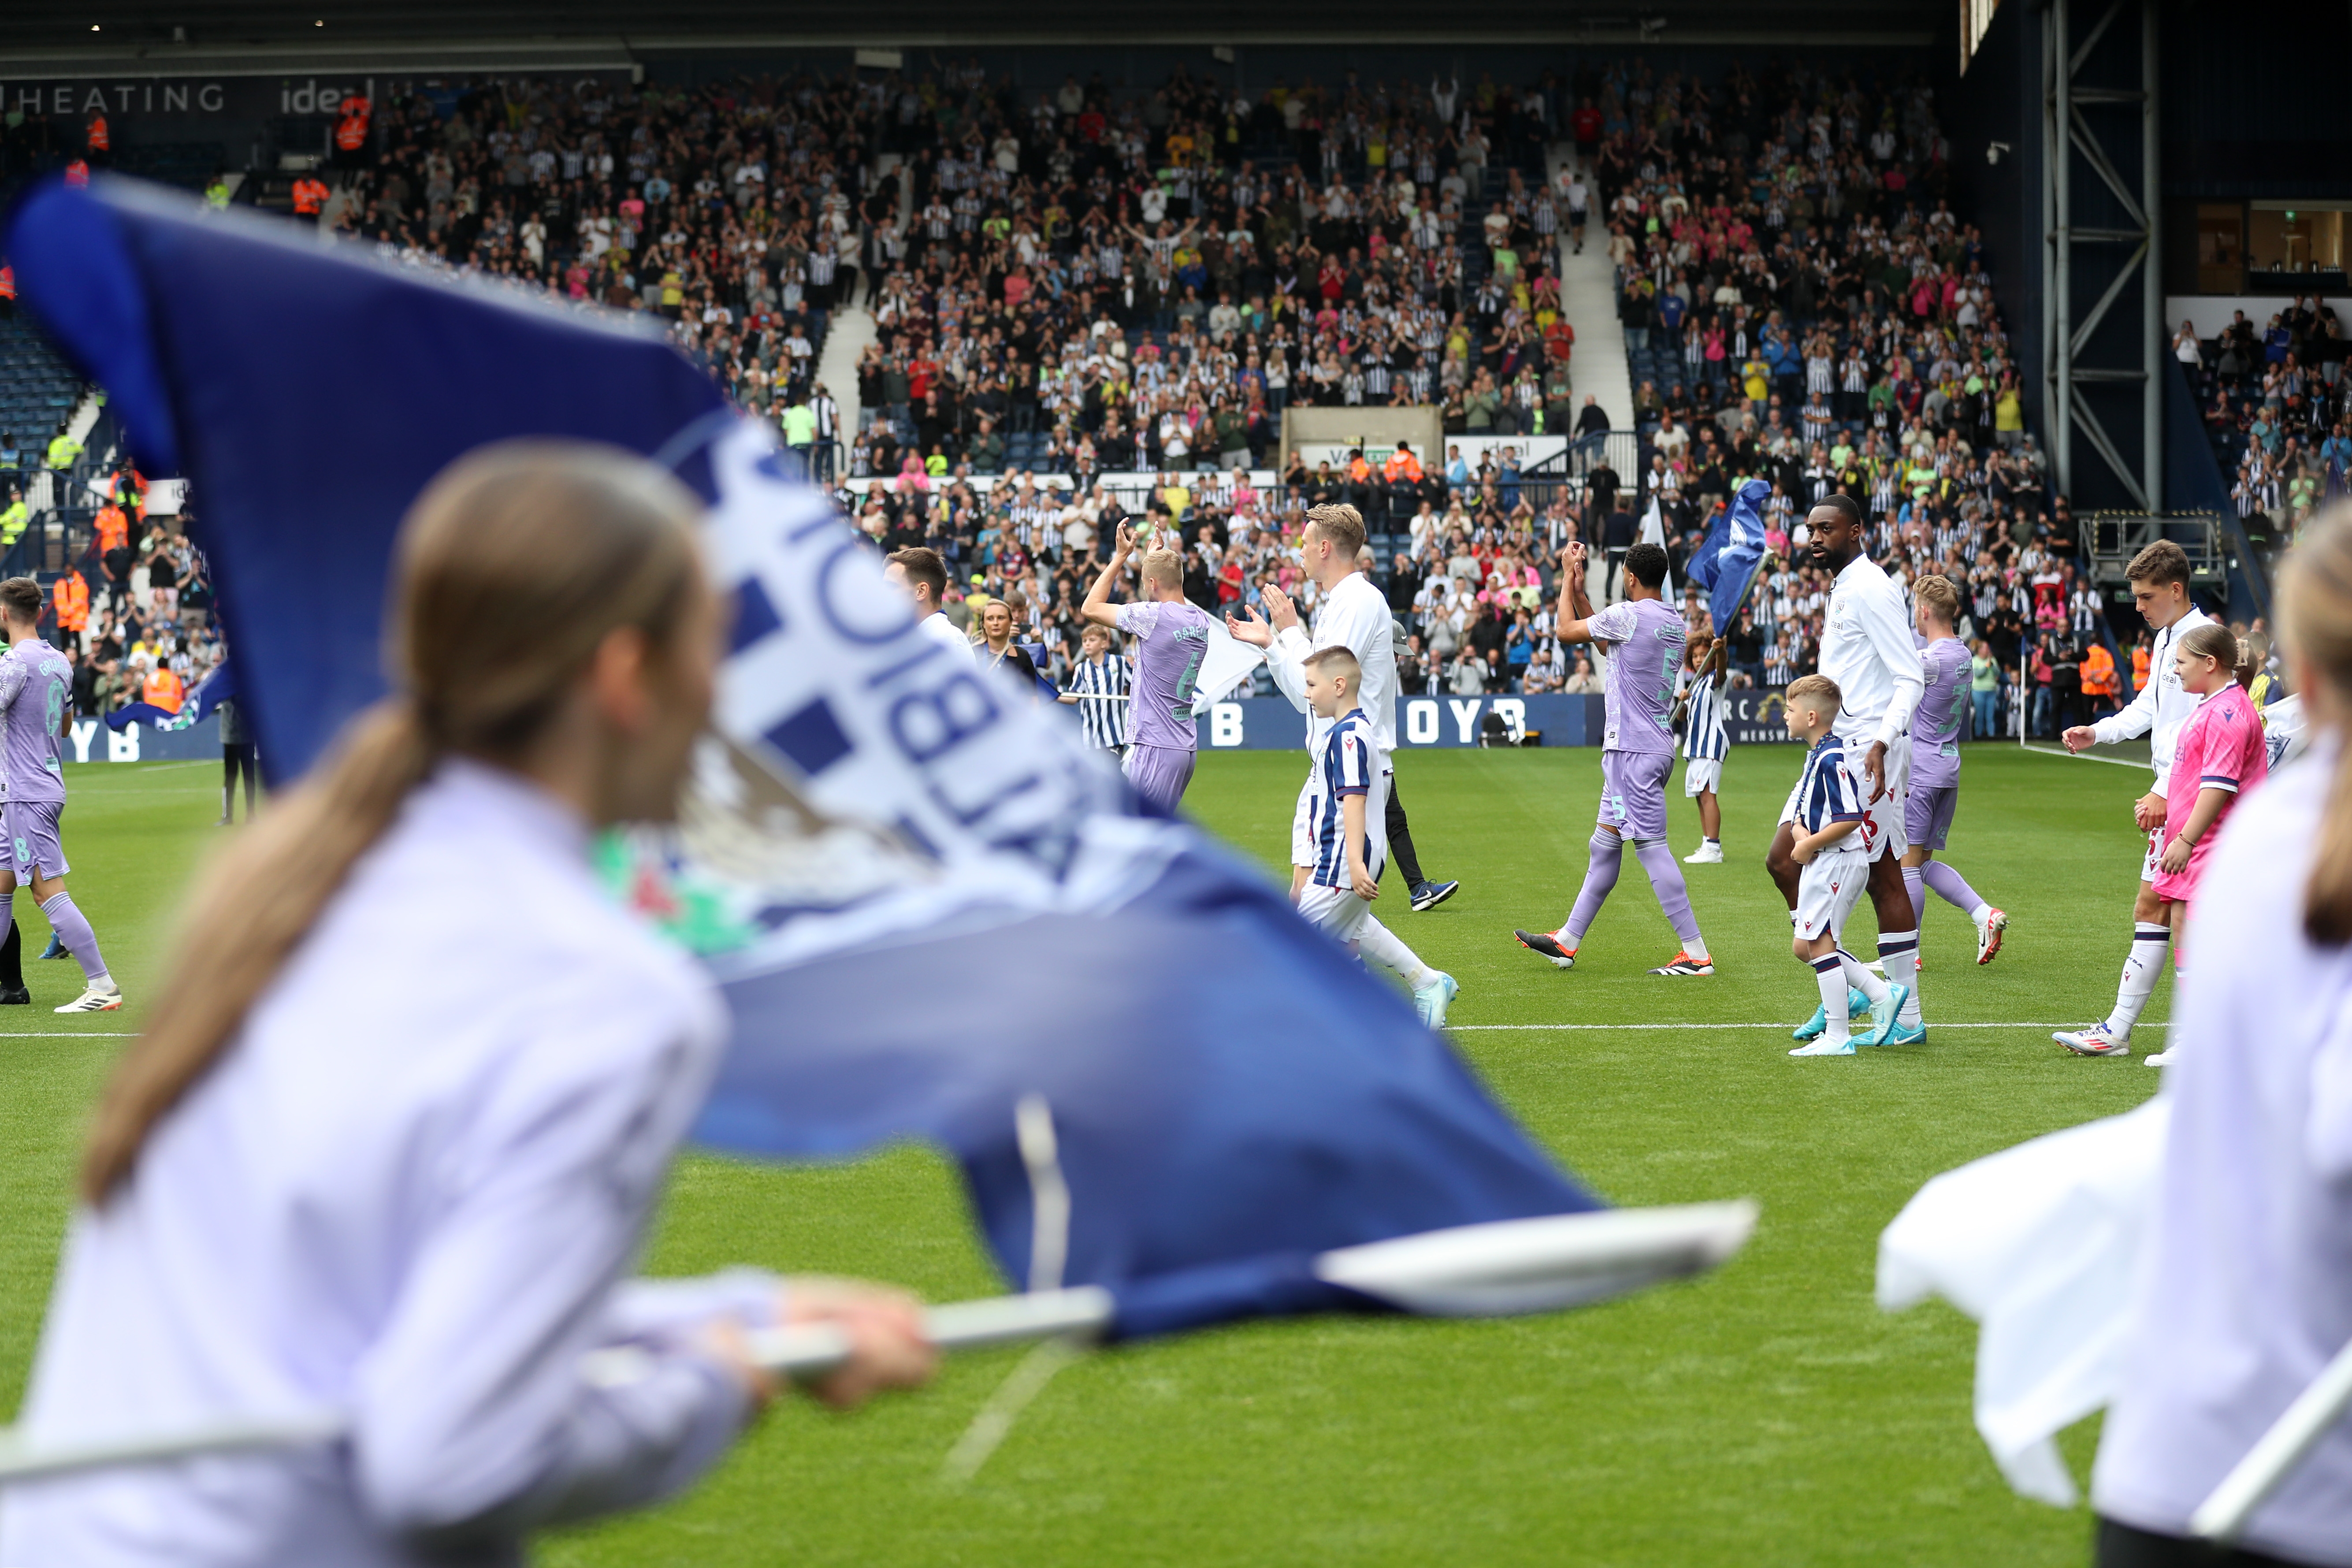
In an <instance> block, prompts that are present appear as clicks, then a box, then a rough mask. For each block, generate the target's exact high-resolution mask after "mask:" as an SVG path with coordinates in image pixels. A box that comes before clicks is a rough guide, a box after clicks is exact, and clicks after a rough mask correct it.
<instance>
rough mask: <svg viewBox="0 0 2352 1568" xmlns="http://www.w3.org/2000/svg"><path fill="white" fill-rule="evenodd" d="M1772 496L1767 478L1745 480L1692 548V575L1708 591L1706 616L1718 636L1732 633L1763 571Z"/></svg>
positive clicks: (1693, 580)
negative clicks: (1767, 505)
mask: <svg viewBox="0 0 2352 1568" xmlns="http://www.w3.org/2000/svg"><path fill="white" fill-rule="evenodd" d="M1771 494H1772V487H1771V485H1770V484H1769V483H1767V482H1766V481H1765V480H1762V479H1748V480H1745V481H1743V482H1742V483H1741V484H1740V487H1739V493H1738V494H1737V495H1735V496H1733V497H1732V498H1731V506H1730V509H1729V510H1727V511H1725V512H1724V513H1723V514H1722V515H1721V516H1719V517H1717V519H1716V520H1715V526H1714V527H1713V528H1711V529H1709V530H1707V533H1706V540H1705V541H1704V542H1702V543H1701V544H1700V545H1699V547H1698V548H1697V549H1696V550H1695V551H1693V552H1691V558H1690V566H1689V571H1690V579H1691V581H1692V582H1694V583H1696V584H1698V585H1699V586H1700V587H1702V588H1704V589H1706V595H1707V602H1706V608H1707V615H1708V616H1709V617H1710V618H1711V619H1712V620H1713V622H1714V624H1715V635H1716V636H1717V637H1729V636H1730V635H1731V629H1732V627H1733V626H1736V625H1738V621H1739V608H1740V606H1741V605H1745V604H1746V603H1747V602H1748V590H1749V589H1750V588H1753V587H1754V586H1755V585H1756V577H1757V574H1758V573H1759V572H1760V571H1762V570H1763V566H1764V502H1765V501H1766V500H1767V499H1769V497H1770V496H1771Z"/></svg>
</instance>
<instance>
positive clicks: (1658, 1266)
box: [0, 1199, 1758, 1487]
mask: <svg viewBox="0 0 2352 1568" xmlns="http://www.w3.org/2000/svg"><path fill="white" fill-rule="evenodd" d="M1757 1213H1758V1210H1757V1206H1756V1205H1755V1204H1754V1203H1752V1202H1749V1201H1747V1200H1744V1199H1743V1200H1736V1201H1733V1202H1729V1203H1713V1204H1692V1205H1685V1206H1681V1207H1674V1208H1654V1209H1606V1210H1601V1211H1599V1212H1596V1213H1592V1214H1582V1215H1546V1216H1543V1217H1540V1218H1536V1219H1524V1220H1505V1221H1501V1222H1498V1223H1496V1224H1492V1225H1478V1226H1462V1227H1460V1228H1458V1229H1454V1230H1442V1231H1433V1232H1428V1233H1425V1234H1423V1235H1420V1236H1410V1237H1399V1238H1398V1239H1396V1240H1394V1241H1383V1242H1372V1243H1370V1244H1368V1245H1366V1246H1363V1247H1342V1248H1339V1249H1337V1250H1335V1251H1331V1252H1327V1253H1324V1254H1323V1255H1322V1256H1320V1257H1319V1258H1316V1259H1315V1263H1314V1268H1315V1272H1316V1274H1317V1275H1318V1277H1319V1278H1321V1279H1327V1280H1328V1281H1330V1282H1331V1283H1333V1284H1336V1285H1341V1286H1345V1287H1346V1288H1348V1289H1351V1290H1358V1291H1361V1292H1363V1293H1364V1294H1365V1295H1367V1296H1370V1297H1373V1298H1376V1299H1379V1300H1385V1301H1389V1302H1391V1303H1392V1304H1394V1305H1396V1306H1398V1307H1400V1308H1402V1309H1403V1310H1408V1311H1421V1312H1429V1313H1433V1314H1439V1315H1449V1316H1450V1315H1467V1316H1486V1315H1491V1314H1496V1313H1506V1312H1514V1311H1536V1310H1550V1309H1553V1308H1557V1307H1563V1306H1571V1305H1575V1304H1578V1303H1580V1302H1583V1301H1593V1300H1604V1299H1606V1298H1608V1297H1612V1296H1617V1295H1622V1294H1623V1293H1625V1292H1626V1291H1628V1290H1633V1289H1640V1288H1641V1287H1643V1286H1644V1285H1651V1284H1656V1283H1659V1282H1661V1281H1664V1280H1666V1279H1678V1278H1682V1277H1685V1276H1687V1275H1693V1274H1699V1273H1703V1272H1705V1271H1706V1270H1707V1269H1709V1268H1714V1267H1716V1266H1717V1264H1719V1263H1722V1262H1723V1261H1724V1260H1726V1259H1727V1258H1730V1257H1731V1256H1732V1255H1733V1254H1735V1253H1737V1252H1738V1250H1739V1249H1740V1247H1742V1246H1744V1245H1745V1244H1746V1242H1747V1240H1748V1236H1749V1234H1750V1233H1751V1232H1752V1231H1753V1230H1754V1229H1755V1226H1756V1218H1757ZM1117 1310H1118V1306H1117V1300H1116V1298H1114V1297H1113V1296H1112V1294H1111V1293H1110V1292H1109V1291H1108V1290H1106V1289H1102V1288H1100V1287H1099V1286H1094V1285H1078V1286H1073V1287H1070V1288H1068V1289H1059V1290H1039V1291H1033V1292H1029V1293H1026V1294H1024V1295H1017V1296H996V1297H990V1298H986V1299H983V1300H974V1301H959V1302H953V1303H950V1304H949V1305H946V1306H940V1307H933V1308H931V1309H929V1310H927V1311H926V1312H925V1313H924V1314H923V1329H924V1333H925V1335H926V1337H927V1338H928V1339H929V1341H930V1342H931V1344H932V1345H933V1346H934V1347H936V1348H937V1349H939V1350H941V1351H975V1350H989V1349H994V1348H997V1347H1001V1346H1005V1345H1014V1344H1024V1343H1031V1342H1036V1341H1040V1340H1049V1339H1055V1338H1065V1337H1073V1338H1077V1339H1080V1340H1097V1339H1100V1338H1102V1337H1104V1336H1105V1335H1107V1334H1108V1333H1109V1332H1110V1331H1112V1328H1113V1325H1114V1320H1115V1317H1116V1314H1117ZM748 1339H749V1345H750V1350H751V1359H752V1360H753V1361H755V1362H756V1363H759V1364H760V1365H761V1367H762V1368H764V1369H765V1370H767V1371H768V1372H770V1373H774V1374H775V1375H776V1376H778V1377H782V1378H789V1379H791V1380H793V1382H796V1383H809V1382H814V1381H815V1380H817V1379H819V1378H822V1377H824V1375H825V1374H826V1373H830V1372H833V1371H834V1370H835V1369H836V1368H838V1367H839V1366H840V1365H841V1364H842V1363H843V1362H844V1361H845V1360H846V1359H847V1357H848V1355H849V1342H848V1340H847V1339H846V1338H845V1336H844V1335H843V1334H842V1332H841V1331H839V1330H838V1329H835V1328H832V1327H829V1326H827V1325H825V1324H822V1323H809V1324H796V1325H793V1326H792V1327H789V1328H782V1329H770V1330H763V1331H760V1332H758V1333H754V1334H752V1335H750V1336H748ZM645 1365H646V1362H645V1360H644V1358H643V1357H641V1356H640V1355H638V1354H637V1352H633V1351H631V1350H629V1349H627V1348H626V1347H620V1348H615V1349H612V1350H604V1351H598V1352H593V1353H592V1354H591V1355H589V1356H588V1357H587V1358H585V1360H584V1361H583V1365H582V1371H583V1374H584V1375H586V1376H587V1377H589V1378H591V1379H593V1380H596V1381H600V1382H608V1383H610V1382H623V1381H626V1380H627V1379H629V1378H630V1377H632V1376H635V1375H637V1374H638V1373H639V1372H640V1370H641V1369H642V1368H643V1367H644V1366H645ZM346 1430H347V1425H346V1423H345V1421H344V1420H343V1418H342V1417H341V1416H340V1415H336V1414H334V1413H332V1412H326V1411H320V1412H311V1413H306V1414H298V1415H288V1416H283V1417H280V1418H278V1419H275V1420H262V1421H250V1420H247V1421H225V1422H222V1423H220V1424H218V1425H216V1426H203V1427H192V1428H190V1429H188V1430H186V1431H183V1432H176V1433H159V1434H152V1435H143V1436H129V1437H125V1438H123V1439H121V1440H119V1441H98V1442H77V1443H58V1444H44V1443H41V1442H38V1441H37V1440H33V1439H28V1438H26V1437H25V1436H23V1435H22V1434H20V1433H18V1432H16V1431H14V1430H0V1487H4V1486H8V1485H12V1484H15V1483H18V1482H23V1481H31V1480H39V1479H45V1478H48V1477H53V1476H60V1475H68V1474H74V1473H78V1472H83V1471H89V1470H100V1469H110V1468H118V1467H121V1466H124V1465H141V1464H155V1463H159V1462H163V1461H167V1460H172V1459H180V1458H189V1457H191V1456H193V1455H197V1454H214V1453H232V1452H244V1451H251V1450H254V1449H260V1448H284V1447H301V1446H305V1445H309V1444H317V1443H331V1442H335V1441H337V1440H339V1439H340V1438H341V1437H342V1436H344V1435H345V1433H346Z"/></svg>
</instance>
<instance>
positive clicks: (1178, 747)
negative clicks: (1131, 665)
mask: <svg viewBox="0 0 2352 1568" xmlns="http://www.w3.org/2000/svg"><path fill="white" fill-rule="evenodd" d="M1134 552H1135V534H1134V531H1132V530H1130V529H1129V528H1128V526H1127V525H1126V524H1125V523H1121V524H1120V525H1119V530H1118V543H1117V545H1116V546H1115V547H1114V548H1113V550H1112V552H1111V557H1110V564H1109V565H1108V566H1106V567H1104V568H1103V569H1102V570H1101V571H1100V572H1098V573H1097V574H1095V581H1094V586H1093V587H1091V588H1089V589H1087V602H1086V603H1085V604H1084V605H1080V606H1079V607H1078V615H1079V616H1080V618H1081V619H1083V620H1084V621H1085V622H1086V623H1087V626H1089V627H1090V628H1091V627H1094V626H1102V627H1105V628H1107V629H1108V630H1113V631H1121V632H1125V633H1126V634H1127V635H1128V636H1129V637H1133V638H1134V639H1135V686H1134V697H1133V700H1132V701H1131V702H1130V703H1129V734H1128V739H1129V746H1128V749H1127V763H1126V773H1127V779H1128V782H1129V784H1133V785H1134V786H1135V792H1136V793H1137V794H1138V795H1141V796H1142V797H1143V798H1144V799H1146V800H1148V801H1150V802H1151V803H1152V804H1153V805H1157V806H1158V807H1160V810H1162V811H1165V812H1170V813H1172V812H1174V811H1175V809H1176V808H1177V806H1178V805H1181V804H1182V803H1183V799H1184V790H1185V788H1186V786H1187V785H1189V784H1192V764H1193V762H1194V761H1195V757H1196V749H1197V747H1198V745H1199V740H1200V737H1199V733H1198V731H1195V730H1194V729H1193V727H1192V689H1193V686H1194V684H1195V683H1196V682H1197V681H1198V680H1199V679H1200V675H1201V660H1202V658H1206V657H1207V656H1208V652H1209V627H1210V626H1211V624H1212V623H1211V621H1210V618H1209V612H1208V611H1206V610H1204V609H1202V608H1201V607H1200V606H1199V605H1194V604H1192V603H1190V602H1188V601H1187V600H1186V599H1185V597H1184V558H1183V557H1182V556H1181V555H1179V554H1177V553H1176V552H1174V551H1172V550H1162V549H1158V548H1153V549H1148V550H1146V551H1145V552H1143V571H1142V574H1141V575H1142V581H1143V597H1142V599H1141V600H1139V601H1138V602H1137V603H1135V604H1131V605H1113V604H1112V603H1111V602H1110V585H1111V584H1112V582H1113V581H1114V580H1115V579H1117V578H1118V577H1120V576H1122V575H1124V574H1125V572H1126V568H1127V558H1128V557H1129V555H1131V554H1133V553H1134Z"/></svg>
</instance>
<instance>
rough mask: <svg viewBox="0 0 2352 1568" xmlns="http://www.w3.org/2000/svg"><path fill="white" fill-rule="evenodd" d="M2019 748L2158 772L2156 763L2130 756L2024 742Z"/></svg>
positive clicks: (2048, 754) (2020, 749) (2112, 765)
mask: <svg viewBox="0 0 2352 1568" xmlns="http://www.w3.org/2000/svg"><path fill="white" fill-rule="evenodd" d="M2017 749H2018V750H2019V751H2021V752H2033V753H2034V754H2035V755H2037V756H2043V757H2071V758H2073V759H2074V761H2076V762H2078V763H2106V764H2107V766H2109V767H2111V768H2139V769H2141V770H2143V771H2144V772H2147V773H2154V772H2156V764H2155V763H2136V762H2134V761H2132V760H2131V759H2130V758H2129V757H2095V756H2093V755H2091V753H2090V752H2070V751H2067V750H2065V749H2064V748H2063V747H2060V746H2032V745H2026V744H2024V743H2022V742H2021V743H2020V744H2019V746H2018V748H2017Z"/></svg>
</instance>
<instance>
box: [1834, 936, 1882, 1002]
mask: <svg viewBox="0 0 2352 1568" xmlns="http://www.w3.org/2000/svg"><path fill="white" fill-rule="evenodd" d="M1837 956H1838V967H1839V968H1840V969H1841V970H1843V972H1844V974H1845V983H1846V984H1848V985H1851V986H1853V988H1854V989H1855V990H1856V991H1859V992H1861V993H1862V994H1864V996H1867V997H1869V998H1870V999H1871V1000H1872V1001H1873V1002H1884V1001H1885V1000H1886V982H1885V981H1884V980H1881V979H1880V978H1879V977H1878V976H1877V975H1875V974H1873V973H1871V972H1870V966H1869V965H1868V964H1866V963H1863V961H1862V960H1860V959H1858V958H1856V957H1855V956H1854V955H1853V954H1852V953H1850V952H1847V951H1846V950H1845V949H1843V948H1839V949H1838V950H1837Z"/></svg>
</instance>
